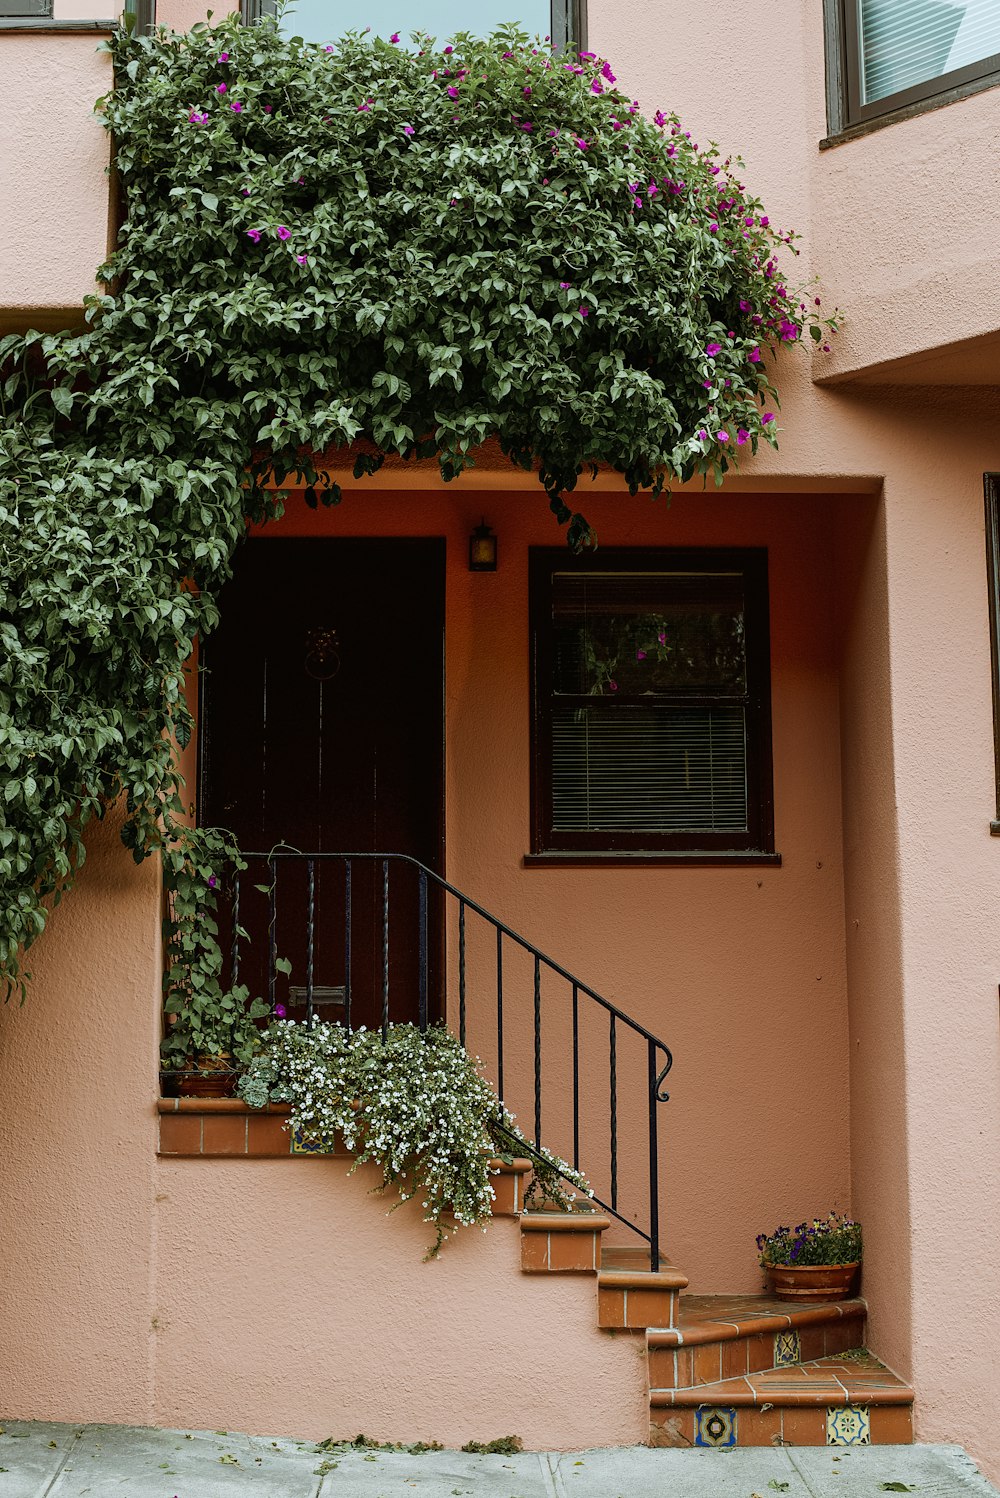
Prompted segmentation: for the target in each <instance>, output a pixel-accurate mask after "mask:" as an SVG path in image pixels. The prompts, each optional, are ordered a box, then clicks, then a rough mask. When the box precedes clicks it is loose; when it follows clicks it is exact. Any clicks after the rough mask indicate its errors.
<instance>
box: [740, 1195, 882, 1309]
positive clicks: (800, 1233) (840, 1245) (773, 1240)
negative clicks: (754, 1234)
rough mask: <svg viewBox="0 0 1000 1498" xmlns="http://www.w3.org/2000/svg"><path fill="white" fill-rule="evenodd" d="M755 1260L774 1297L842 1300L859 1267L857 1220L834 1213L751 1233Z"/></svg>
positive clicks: (849, 1289) (859, 1248)
mask: <svg viewBox="0 0 1000 1498" xmlns="http://www.w3.org/2000/svg"><path fill="white" fill-rule="evenodd" d="M757 1249H758V1252H759V1254H760V1265H761V1268H762V1269H763V1270H764V1273H765V1275H766V1276H767V1281H768V1285H769V1287H770V1289H771V1292H772V1294H774V1295H776V1296H777V1297H778V1299H779V1300H843V1299H844V1297H845V1296H847V1295H849V1294H850V1293H851V1289H852V1287H853V1284H854V1279H855V1276H856V1275H857V1272H858V1270H859V1269H860V1267H861V1257H862V1244H861V1224H860V1223H859V1222H854V1221H852V1220H851V1218H849V1217H844V1216H842V1215H841V1214H840V1213H837V1212H831V1213H830V1215H829V1217H826V1218H819V1217H814V1218H813V1220H812V1222H811V1223H806V1222H800V1223H799V1225H798V1227H796V1228H785V1227H779V1228H775V1230H774V1232H773V1233H761V1234H759V1235H758V1238H757Z"/></svg>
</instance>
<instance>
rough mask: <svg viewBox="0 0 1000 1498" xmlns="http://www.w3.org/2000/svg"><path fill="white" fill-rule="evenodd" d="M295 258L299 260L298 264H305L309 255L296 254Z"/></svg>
mask: <svg viewBox="0 0 1000 1498" xmlns="http://www.w3.org/2000/svg"><path fill="white" fill-rule="evenodd" d="M295 258H296V260H297V261H298V262H299V264H300V265H305V264H306V263H307V261H308V259H309V256H308V255H296V257H295Z"/></svg>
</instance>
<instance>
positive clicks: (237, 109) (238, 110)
mask: <svg viewBox="0 0 1000 1498" xmlns="http://www.w3.org/2000/svg"><path fill="white" fill-rule="evenodd" d="M229 107H230V109H231V110H232V111H233V113H234V114H242V113H243V105H242V104H241V103H240V101H239V99H236V100H234V102H233V103H232V104H230V106H229Z"/></svg>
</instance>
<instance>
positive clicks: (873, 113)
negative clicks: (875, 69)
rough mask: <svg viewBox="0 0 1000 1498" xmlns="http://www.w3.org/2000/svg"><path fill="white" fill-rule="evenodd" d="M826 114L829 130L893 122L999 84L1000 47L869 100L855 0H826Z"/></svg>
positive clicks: (836, 131) (860, 130) (859, 130)
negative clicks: (863, 83)
mask: <svg viewBox="0 0 1000 1498" xmlns="http://www.w3.org/2000/svg"><path fill="white" fill-rule="evenodd" d="M826 33H827V37H826V40H827V114H828V128H829V131H830V135H831V136H835V135H838V134H840V133H841V132H845V131H855V132H857V133H864V132H865V130H866V129H871V128H876V127H878V126H880V125H889V124H893V123H895V122H896V121H897V120H900V119H908V118H909V117H910V116H912V115H914V114H919V113H922V112H923V111H924V110H928V109H938V108H940V107H941V106H942V105H944V104H951V103H954V101H955V100H956V99H962V98H965V97H966V96H967V95H968V94H971V93H977V92H979V91H980V90H981V89H984V88H994V87H996V86H997V85H998V84H1000V53H993V54H992V55H991V56H990V57H986V58H982V59H981V60H979V61H977V62H973V63H969V64H967V65H966V66H965V67H964V68H953V69H952V70H951V72H949V73H941V74H939V75H938V76H937V77H935V78H928V79H927V80H926V81H925V82H923V83H918V84H914V85H913V86H912V87H911V88H906V89H899V90H898V91H897V92H896V93H894V94H887V95H886V96H885V98H883V99H875V100H873V101H872V102H871V103H870V104H864V103H862V97H861V37H860V27H859V24H858V7H857V0H826Z"/></svg>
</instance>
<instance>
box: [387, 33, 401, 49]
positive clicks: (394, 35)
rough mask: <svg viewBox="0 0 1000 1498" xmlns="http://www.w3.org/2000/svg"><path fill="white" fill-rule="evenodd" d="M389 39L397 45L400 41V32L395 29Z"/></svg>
mask: <svg viewBox="0 0 1000 1498" xmlns="http://www.w3.org/2000/svg"><path fill="white" fill-rule="evenodd" d="M389 40H390V42H391V43H392V45H393V46H395V45H396V43H397V42H398V41H399V32H398V31H394V32H393V33H392V36H391V37H390V38H389Z"/></svg>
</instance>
